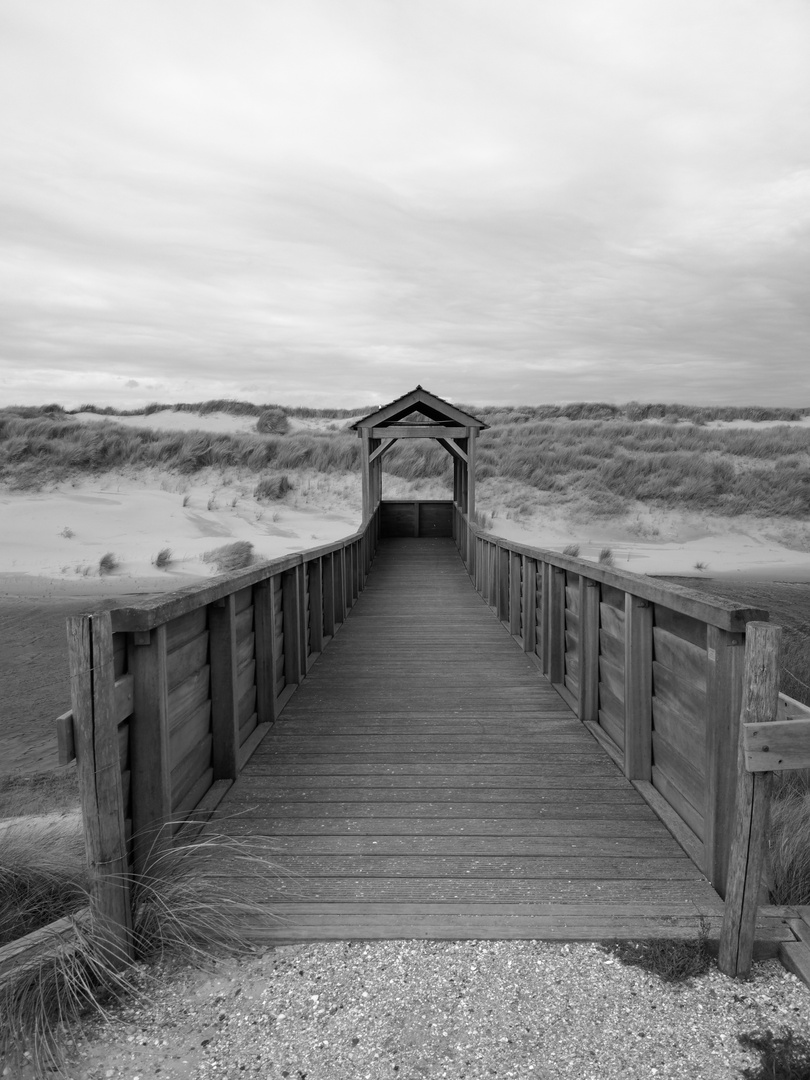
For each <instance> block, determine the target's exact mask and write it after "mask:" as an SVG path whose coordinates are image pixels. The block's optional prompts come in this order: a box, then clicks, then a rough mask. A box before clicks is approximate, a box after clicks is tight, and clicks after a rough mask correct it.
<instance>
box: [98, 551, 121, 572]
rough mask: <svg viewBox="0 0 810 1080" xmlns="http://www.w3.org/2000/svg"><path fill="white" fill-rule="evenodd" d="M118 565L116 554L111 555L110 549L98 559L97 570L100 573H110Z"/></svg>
mask: <svg viewBox="0 0 810 1080" xmlns="http://www.w3.org/2000/svg"><path fill="white" fill-rule="evenodd" d="M120 565H121V564H120V563H119V561H118V558H117V556H115V555H113V553H112V552H111V551H108V552H107V553H106V554H105V555H102V556H101V558H100V559H99V560H98V572H99V573H100V574H111V573H112V572H113V571H114V570H117V569H118V567H119V566H120Z"/></svg>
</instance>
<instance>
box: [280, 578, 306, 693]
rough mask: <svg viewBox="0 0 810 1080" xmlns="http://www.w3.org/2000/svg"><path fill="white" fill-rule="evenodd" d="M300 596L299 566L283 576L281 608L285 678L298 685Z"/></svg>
mask: <svg viewBox="0 0 810 1080" xmlns="http://www.w3.org/2000/svg"><path fill="white" fill-rule="evenodd" d="M298 601H299V597H298V572H297V567H295V566H294V567H293V568H292V569H291V570H285V571H284V573H283V574H282V576H281V610H282V612H283V618H284V624H283V625H284V678H285V681H286V682H287V683H290V684H294V685H295V686H298V685H299V684H300V682H301V678H302V671H301V668H302V664H301V613H300V608H299V603H298Z"/></svg>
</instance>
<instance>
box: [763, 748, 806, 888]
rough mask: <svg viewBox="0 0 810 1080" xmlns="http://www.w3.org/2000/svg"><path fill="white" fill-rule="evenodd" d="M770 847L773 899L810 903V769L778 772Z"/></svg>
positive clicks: (772, 807)
mask: <svg viewBox="0 0 810 1080" xmlns="http://www.w3.org/2000/svg"><path fill="white" fill-rule="evenodd" d="M768 850H769V855H770V872H771V900H772V902H773V903H775V904H810V769H796V770H792V771H790V772H781V773H775V774H774V784H773V792H772V796H771V821H770V829H769V832H768Z"/></svg>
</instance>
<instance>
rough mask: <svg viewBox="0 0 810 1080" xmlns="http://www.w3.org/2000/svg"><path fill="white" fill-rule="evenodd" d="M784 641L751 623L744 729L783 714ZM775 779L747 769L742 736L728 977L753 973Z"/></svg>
mask: <svg viewBox="0 0 810 1080" xmlns="http://www.w3.org/2000/svg"><path fill="white" fill-rule="evenodd" d="M781 643H782V629H781V627H779V626H769V625H768V623H758V622H754V623H749V625H748V628H747V632H746V641H745V675H744V680H743V689H742V708H741V714H740V717H741V723H742V724H743V725H744V724H753V725H757V726H759V725H762V726H764V727H768V726H770V724H771V723H772V722H773V720H774V719H775V717H776V715H777V699H778V697H779V654H780V649H781ZM772 781H773V774H772V773H751V772H748V770H747V769H746V767H745V748H744V743H743V738H742V733H741V732H740V735H739V739H738V753H737V797H736V808H735V815H734V832H733V836H732V840H731V854H730V857H729V863H728V879H727V888H726V897H725V899H726V906H725V914H724V918H723V932H722V935H721V938H720V953H719V958H718V965H719V967H720V970H721V971H722V972H723V973H724V974H726V975H733V976H737V977H739V978H743V979H745V978H747V977H748V975H749V974H750V972H751V961H752V958H753V949H754V938H755V936H756V935H755V926H756V917H757V902H758V899H759V889H760V883H761V881H762V870H763V866H764V862H765V845H766V838H767V833H768V822H769V820H770V806H771V786H772Z"/></svg>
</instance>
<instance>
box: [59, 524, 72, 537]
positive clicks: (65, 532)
mask: <svg viewBox="0 0 810 1080" xmlns="http://www.w3.org/2000/svg"><path fill="white" fill-rule="evenodd" d="M59 535H60V536H64V538H65V539H66V540H72V539H73V537H74V536H75V535H76V534H75V532H74V531H73V529H69V528H68V527H67V525H66V526H65V527H64V529H62V531H61V532H60V533H59Z"/></svg>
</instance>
